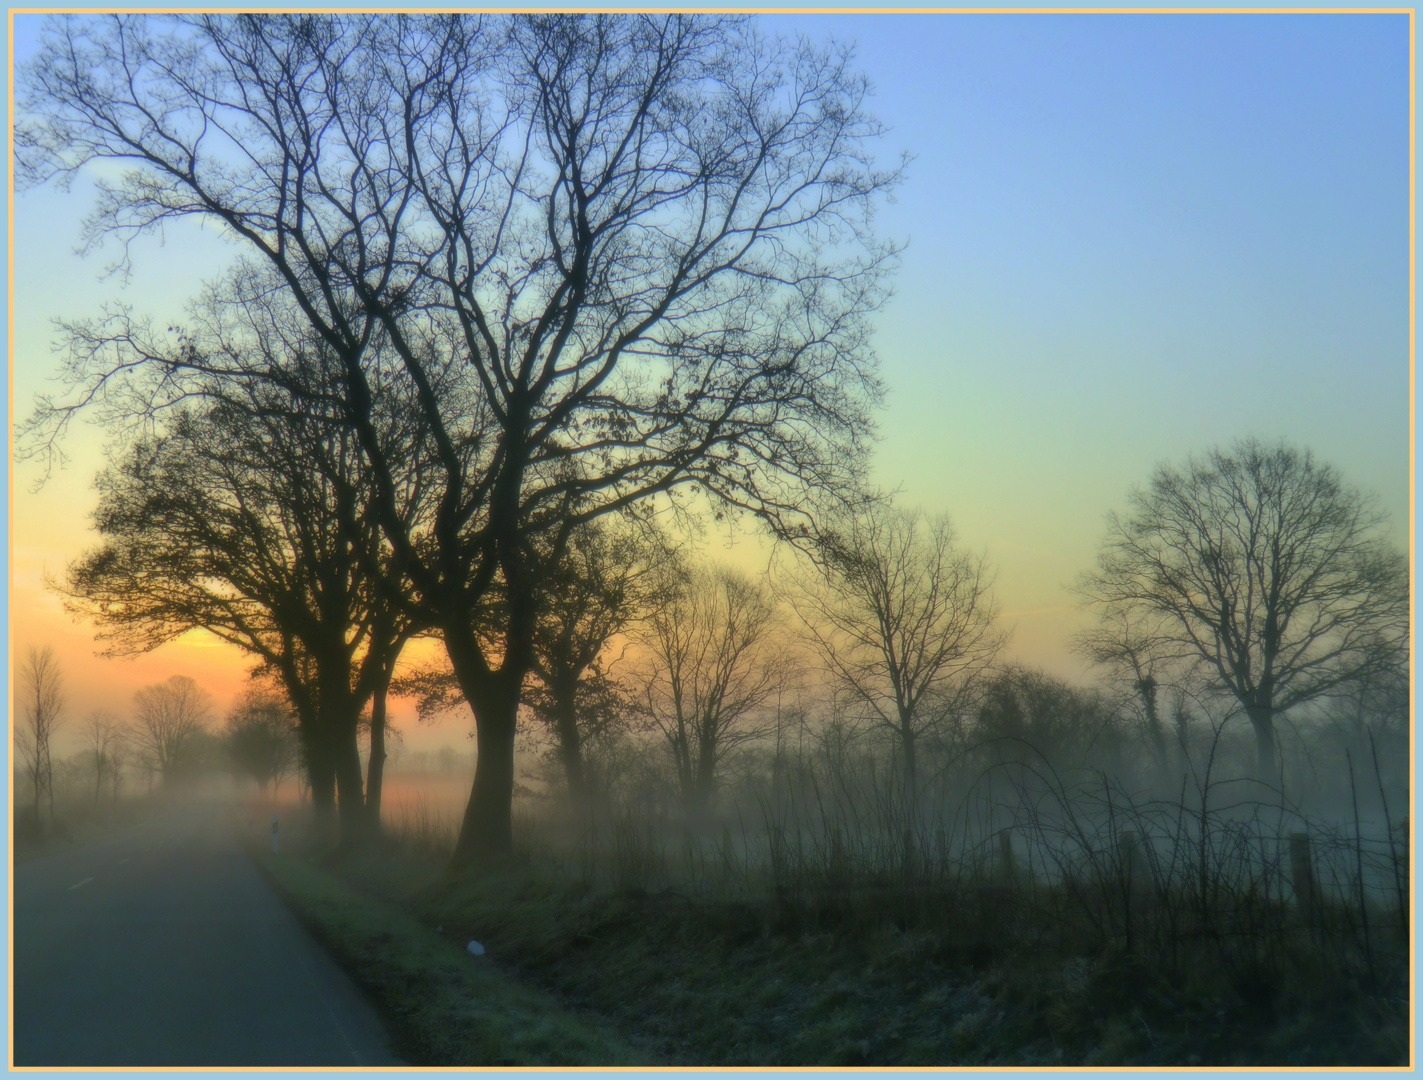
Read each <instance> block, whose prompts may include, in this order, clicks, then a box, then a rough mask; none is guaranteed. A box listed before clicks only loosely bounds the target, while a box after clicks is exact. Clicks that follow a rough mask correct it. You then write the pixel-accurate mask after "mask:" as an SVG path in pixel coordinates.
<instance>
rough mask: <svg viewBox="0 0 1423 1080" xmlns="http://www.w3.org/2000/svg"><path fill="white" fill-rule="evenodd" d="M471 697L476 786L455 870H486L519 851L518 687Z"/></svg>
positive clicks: (454, 858) (452, 862) (455, 857)
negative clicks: (516, 822)
mask: <svg viewBox="0 0 1423 1080" xmlns="http://www.w3.org/2000/svg"><path fill="white" fill-rule="evenodd" d="M466 698H467V699H468V700H469V701H470V702H471V704H472V705H473V707H474V718H475V738H476V744H477V746H478V748H479V758H478V760H477V761H476V763H475V767H474V786H473V788H471V790H470V793H469V803H468V805H466V806H465V810H464V820H463V821H462V822H461V824H460V835H459V840H458V841H457V842H456V843H455V852H454V855H453V856H452V857H451V859H450V866H451V869H457V868H458V869H463V868H468V867H474V866H482V865H485V864H488V863H491V862H497V861H498V860H500V859H502V858H504V857H505V856H507V855H509V854H510V853H511V852H512V851H513V849H514V828H513V816H512V810H513V801H514V733H515V730H516V727H517V723H518V716H519V692H518V687H517V684H516V685H515V686H513V687H512V689H511V687H509V686H507V685H506V686H503V687H498V686H496V687H494V688H491V691H490V692H487V693H486V694H484V695H483V696H482V697H480V698H475V697H473V696H470V694H469V692H468V691H466Z"/></svg>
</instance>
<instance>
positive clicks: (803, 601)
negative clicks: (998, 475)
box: [791, 502, 1007, 808]
mask: <svg viewBox="0 0 1423 1080" xmlns="http://www.w3.org/2000/svg"><path fill="white" fill-rule="evenodd" d="M818 556H819V557H818V558H817V559H816V560H815V561H814V565H813V566H812V567H808V568H804V569H803V570H802V571H801V572H800V573H798V574H797V575H795V576H794V579H793V582H792V585H793V587H792V589H791V596H792V602H793V604H794V606H795V608H796V610H797V612H798V613H799V614H800V616H801V619H802V622H803V623H804V625H805V629H806V634H807V636H808V638H809V640H810V642H811V643H812V645H813V646H814V647H815V649H816V651H817V652H818V653H819V654H820V656H821V658H822V659H823V660H824V662H825V665H826V667H827V669H828V670H829V673H830V676H831V678H832V679H833V681H834V683H835V685H836V688H837V690H838V692H839V693H840V695H841V697H842V699H843V701H844V703H845V705H846V706H847V708H848V710H849V715H851V716H853V717H855V718H856V719H858V720H860V721H862V722H866V723H868V724H869V725H870V726H871V727H873V728H876V729H878V730H879V731H881V732H883V733H885V734H887V735H888V736H889V737H890V738H891V739H892V740H893V742H894V745H895V748H896V750H897V751H898V754H899V757H900V763H901V768H902V771H903V778H904V792H905V797H906V800H907V803H908V805H909V806H910V807H911V808H912V807H914V806H915V805H916V803H917V790H918V776H919V765H918V756H919V748H920V746H921V745H922V744H923V742H924V740H925V739H926V738H929V737H931V736H933V735H934V734H935V733H936V732H937V731H939V730H941V729H942V728H943V727H944V725H945V724H946V723H947V722H948V721H950V720H951V719H953V717H954V716H955V714H956V711H957V710H958V709H959V708H960V707H961V706H962V700H961V699H962V697H963V695H964V693H965V692H966V691H967V690H968V689H969V687H970V686H971V684H972V682H973V680H974V678H975V677H976V676H978V675H979V674H981V673H982V672H983V671H984V670H985V669H986V668H987V667H988V665H989V664H990V663H991V662H992V661H993V659H994V657H996V656H997V654H998V652H999V650H1000V649H1001V648H1002V646H1003V644H1004V642H1005V641H1006V638H1007V635H1006V634H1005V633H1004V632H1003V631H1002V630H1001V629H999V627H998V624H997V622H996V621H995V619H996V615H997V609H996V607H995V606H994V603H993V597H992V586H993V574H992V571H991V569H990V568H989V565H988V560H987V558H986V556H982V555H974V554H972V553H970V552H967V551H964V550H963V549H962V548H960V547H959V545H958V543H957V540H956V537H955V534H954V530H953V526H952V525H951V524H950V522H949V519H948V518H947V517H935V518H929V517H926V516H925V515H924V514H922V513H921V512H918V511H908V510H900V509H897V508H895V507H893V506H891V505H889V504H888V503H885V502H872V503H867V504H865V505H863V506H862V507H861V508H860V509H859V510H858V511H856V512H854V513H849V514H843V515H840V516H839V518H838V519H837V520H834V521H833V522H830V521H827V523H826V527H825V528H824V529H823V530H822V534H821V539H820V543H819V545H818Z"/></svg>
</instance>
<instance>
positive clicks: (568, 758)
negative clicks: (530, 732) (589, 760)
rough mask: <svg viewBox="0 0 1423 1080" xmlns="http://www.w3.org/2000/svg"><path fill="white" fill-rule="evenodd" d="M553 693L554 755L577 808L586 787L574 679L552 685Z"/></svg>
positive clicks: (582, 803)
mask: <svg viewBox="0 0 1423 1080" xmlns="http://www.w3.org/2000/svg"><path fill="white" fill-rule="evenodd" d="M553 695H554V733H555V734H556V735H557V737H558V757H559V760H560V761H562V762H563V774H564V777H565V778H566V779H567V780H568V794H569V797H570V798H571V799H572V800H573V804H574V805H575V806H580V807H581V806H583V805H584V804H585V803H586V801H587V796H588V788H587V783H586V781H585V777H584V774H583V742H582V739H581V738H580V737H579V734H578V681H577V680H576V679H575V680H573V681H572V682H571V683H560V684H558V685H557V686H555V687H554V688H553Z"/></svg>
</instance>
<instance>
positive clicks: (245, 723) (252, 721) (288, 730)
mask: <svg viewBox="0 0 1423 1080" xmlns="http://www.w3.org/2000/svg"><path fill="white" fill-rule="evenodd" d="M223 741H224V743H225V745H226V749H227V755H228V757H229V758H230V759H231V761H232V762H233V764H235V765H236V766H237V767H238V768H239V769H240V770H241V771H242V772H244V773H245V774H247V775H248V776H250V777H252V779H254V780H256V781H257V783H258V784H259V785H261V786H262V787H263V788H266V787H267V786H268V785H270V786H271V787H272V789H273V794H275V793H276V789H277V788H278V787H280V786H281V782H282V780H283V779H285V778H286V776H287V775H288V773H290V772H291V770H292V767H293V765H294V764H295V763H296V758H297V742H298V740H297V723H296V714H295V713H294V712H293V711H292V708H291V705H290V704H289V703H288V702H287V701H286V700H285V699H284V698H283V697H282V696H281V694H279V693H278V692H277V691H276V690H275V689H273V688H271V687H264V686H255V687H252V688H250V689H249V690H248V691H247V692H246V693H245V694H244V695H243V696H242V699H241V700H240V701H239V702H238V703H237V706H236V708H234V709H233V710H232V712H231V714H230V715H229V716H228V718H227V731H226V735H225V738H224V740H223Z"/></svg>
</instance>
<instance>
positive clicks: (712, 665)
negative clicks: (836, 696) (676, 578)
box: [635, 569, 790, 822]
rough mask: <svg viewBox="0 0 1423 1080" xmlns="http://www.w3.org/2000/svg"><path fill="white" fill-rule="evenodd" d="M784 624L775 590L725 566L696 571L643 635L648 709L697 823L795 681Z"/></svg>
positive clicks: (640, 641)
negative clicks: (722, 777) (734, 758)
mask: <svg viewBox="0 0 1423 1080" xmlns="http://www.w3.org/2000/svg"><path fill="white" fill-rule="evenodd" d="M669 588H670V586H669ZM776 630H777V620H776V617H775V611H774V608H773V605H772V602H771V599H770V596H769V595H768V593H767V590H766V589H765V588H764V587H763V586H761V585H759V584H757V583H756V582H753V581H752V580H751V579H749V578H747V577H744V576H742V575H740V574H737V573H735V572H733V571H731V570H725V569H720V570H699V571H693V572H691V573H689V574H688V575H687V576H686V579H685V581H684V583H683V584H682V585H681V586H680V588H677V589H676V591H675V593H672V594H671V596H670V598H669V599H668V600H667V601H666V602H665V603H664V604H662V605H661V606H660V607H659V608H658V609H657V610H656V611H654V612H653V613H652V614H651V615H650V616H649V617H648V618H647V619H646V621H645V622H644V623H643V624H641V625H640V626H639V627H638V628H637V630H636V632H635V640H636V641H637V643H638V644H639V645H640V646H641V647H642V648H643V649H644V650H645V652H646V656H645V658H644V660H643V666H642V690H643V696H644V698H645V700H646V702H647V715H648V717H649V718H650V721H651V723H652V725H653V726H654V728H655V729H656V730H657V731H658V732H660V733H661V735H662V736H663V738H664V739H665V740H666V743H667V748H668V750H669V751H670V752H671V754H672V762H673V766H674V768H675V771H676V776H677V785H678V788H679V790H680V791H681V795H682V800H683V804H684V806H685V807H686V810H687V816H688V818H689V820H691V821H693V822H698V821H701V820H703V819H704V818H705V815H706V813H707V811H708V809H709V808H710V805H711V801H712V797H713V795H714V794H715V792H716V787H717V780H718V776H719V772H720V769H721V767H722V765H723V763H724V761H725V759H726V757H727V755H728V754H729V753H730V752H731V751H732V750H733V749H735V748H736V747H737V746H740V745H742V744H744V743H747V742H750V741H752V740H754V739H759V738H761V737H763V736H764V735H766V734H767V733H768V732H769V731H770V730H771V722H770V720H769V719H768V718H767V717H765V716H764V715H762V709H763V707H764V706H765V705H766V703H767V702H768V701H770V700H771V699H772V698H773V697H774V696H775V695H776V692H777V691H778V690H779V689H781V688H783V687H784V686H785V685H786V684H787V682H788V680H789V678H790V665H789V662H788V658H787V656H786V654H785V651H784V648H783V646H782V644H781V643H780V642H779V641H778V640H777V634H776Z"/></svg>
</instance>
